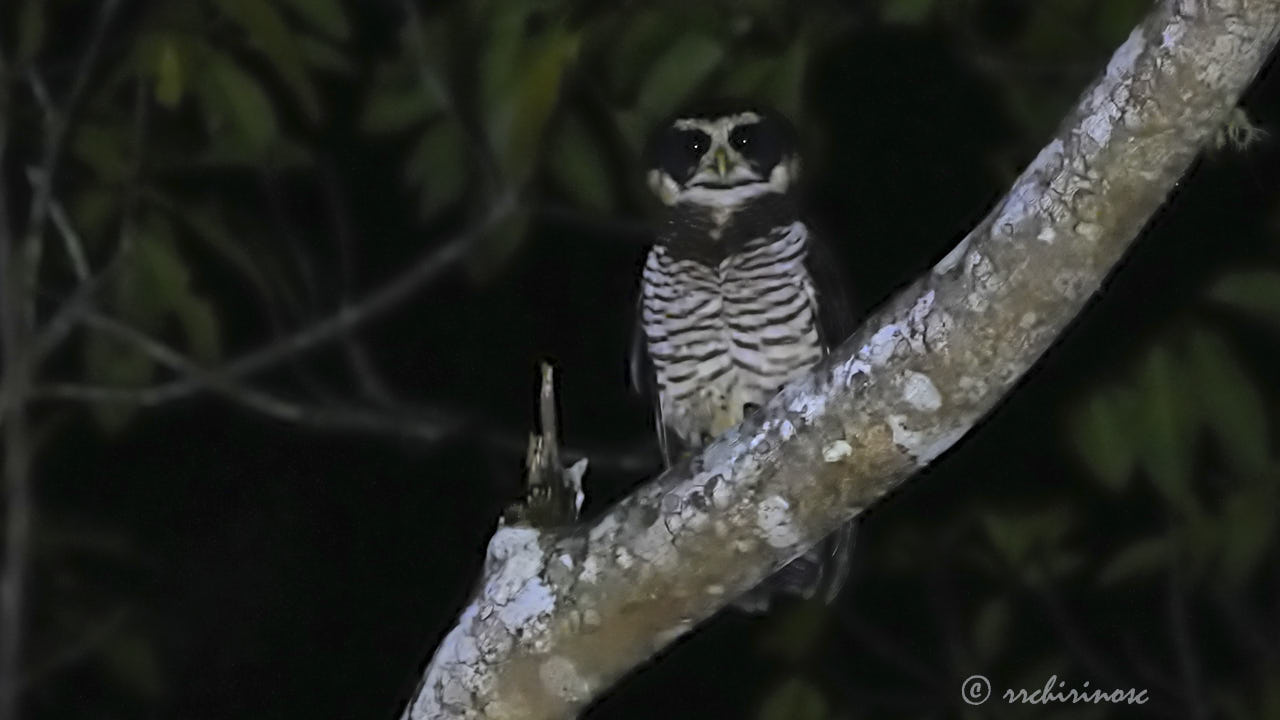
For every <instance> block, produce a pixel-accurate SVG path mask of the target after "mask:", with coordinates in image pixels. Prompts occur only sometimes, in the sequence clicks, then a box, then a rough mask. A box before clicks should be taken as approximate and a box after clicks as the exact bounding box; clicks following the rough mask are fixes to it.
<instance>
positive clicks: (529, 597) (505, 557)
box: [480, 527, 555, 632]
mask: <svg viewBox="0 0 1280 720" xmlns="http://www.w3.org/2000/svg"><path fill="white" fill-rule="evenodd" d="M540 537H541V536H540V534H539V532H538V531H537V530H535V529H533V528H528V527H503V528H499V529H498V531H497V532H496V533H494V535H493V539H492V540H490V541H489V552H488V557H487V558H486V560H485V573H484V574H485V581H484V590H483V593H482V595H481V599H482V601H483V602H482V605H483V606H487V607H482V608H481V613H480V614H481V615H482V616H483V617H484V618H488V617H489V615H490V614H491V613H492V612H493V611H495V610H496V611H497V613H498V619H499V621H501V622H502V624H503V625H505V626H506V627H507V629H508V630H510V631H512V632H515V631H516V630H528V629H530V628H529V627H527V625H529V624H531V621H532V620H533V619H534V618H537V617H539V616H541V615H546V614H550V613H551V612H552V611H553V610H554V609H555V594H554V593H552V592H551V588H549V587H547V584H546V583H545V582H544V581H543V579H542V578H541V573H542V569H543V567H544V564H545V562H546V559H545V555H544V553H543V550H542V547H541V546H540V545H539V542H538V540H539V538H540Z"/></svg>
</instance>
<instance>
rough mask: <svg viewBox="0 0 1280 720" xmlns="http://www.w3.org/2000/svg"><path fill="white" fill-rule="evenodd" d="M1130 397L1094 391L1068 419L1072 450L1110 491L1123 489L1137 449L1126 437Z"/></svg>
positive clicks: (1111, 391)
mask: <svg viewBox="0 0 1280 720" xmlns="http://www.w3.org/2000/svg"><path fill="white" fill-rule="evenodd" d="M1132 402H1133V399H1132V396H1131V395H1130V394H1129V393H1127V392H1126V391H1124V390H1120V389H1116V390H1104V391H1098V392H1095V393H1094V394H1093V395H1092V396H1090V397H1089V398H1088V399H1087V400H1086V401H1085V402H1084V403H1082V404H1080V405H1078V406H1077V407H1076V408H1075V410H1074V411H1073V412H1072V414H1071V417H1070V419H1069V421H1068V425H1069V434H1070V437H1071V442H1072V445H1073V446H1074V447H1075V449H1076V452H1078V453H1079V454H1080V457H1081V458H1082V459H1083V460H1084V461H1085V463H1086V464H1087V465H1088V467H1089V470H1091V471H1092V472H1093V474H1094V475H1095V476H1096V477H1097V478H1098V479H1099V480H1101V481H1102V483H1103V484H1104V485H1105V486H1106V487H1107V488H1108V489H1110V490H1116V491H1118V490H1123V489H1124V488H1125V487H1126V486H1127V485H1128V484H1129V479H1130V477H1132V475H1133V469H1134V466H1135V464H1136V462H1137V455H1138V452H1137V448H1136V447H1135V446H1134V443H1133V442H1132V440H1131V439H1130V434H1129V431H1130V423H1131V422H1132V418H1133V413H1132V410H1131V407H1132Z"/></svg>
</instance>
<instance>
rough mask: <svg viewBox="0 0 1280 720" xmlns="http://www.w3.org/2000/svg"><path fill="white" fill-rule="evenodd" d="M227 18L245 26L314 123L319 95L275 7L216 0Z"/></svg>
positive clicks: (250, 0)
mask: <svg viewBox="0 0 1280 720" xmlns="http://www.w3.org/2000/svg"><path fill="white" fill-rule="evenodd" d="M215 2H216V3H217V6H218V8H219V9H220V10H222V12H223V13H224V14H226V15H227V17H229V18H231V19H232V20H233V21H235V22H236V23H237V24H238V25H240V26H241V27H242V28H244V31H245V32H246V33H247V34H248V36H249V39H250V40H251V41H252V43H253V44H254V46H256V47H257V48H258V50H260V51H261V52H262V54H263V55H265V56H266V58H267V59H268V60H269V61H271V67H272V70H274V71H275V73H276V74H278V75H279V76H280V79H281V80H283V81H284V82H285V84H286V85H287V86H288V87H289V89H290V90H291V91H292V92H293V94H294V95H295V96H296V97H297V99H298V102H299V104H300V105H301V106H302V111H303V112H304V113H305V114H306V116H307V118H308V119H310V120H312V121H313V122H314V121H316V120H318V119H319V118H320V98H319V95H318V93H317V92H316V88H315V85H314V83H312V81H311V76H310V75H309V74H308V73H307V65H306V62H305V61H304V59H303V56H302V49H301V48H300V47H299V46H298V41H297V38H296V37H295V36H294V32H293V30H291V29H290V28H289V25H288V23H286V22H285V21H284V18H283V17H281V15H280V13H279V12H278V11H276V9H275V7H274V6H273V5H271V4H270V3H268V2H264V0H215Z"/></svg>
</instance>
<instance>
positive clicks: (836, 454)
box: [822, 440, 853, 463]
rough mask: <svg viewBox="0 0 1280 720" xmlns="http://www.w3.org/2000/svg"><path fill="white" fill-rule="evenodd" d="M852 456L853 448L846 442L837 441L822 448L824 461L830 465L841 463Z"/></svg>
mask: <svg viewBox="0 0 1280 720" xmlns="http://www.w3.org/2000/svg"><path fill="white" fill-rule="evenodd" d="M851 455H853V446H852V445H850V444H849V443H847V442H845V441H844V440H836V441H835V442H833V443H831V444H830V445H828V446H826V447H824V448H822V459H823V460H824V461H826V462H829V463H833V462H840V461H841V460H844V459H845V458H847V457H849V456H851Z"/></svg>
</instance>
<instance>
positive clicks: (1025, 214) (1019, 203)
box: [969, 139, 1063, 263]
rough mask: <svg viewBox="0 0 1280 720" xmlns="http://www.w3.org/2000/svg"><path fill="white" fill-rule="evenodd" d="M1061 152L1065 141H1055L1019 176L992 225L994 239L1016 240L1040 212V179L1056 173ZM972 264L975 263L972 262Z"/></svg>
mask: <svg viewBox="0 0 1280 720" xmlns="http://www.w3.org/2000/svg"><path fill="white" fill-rule="evenodd" d="M1062 152H1063V143H1062V140H1058V139H1055V140H1054V141H1053V142H1051V143H1049V144H1048V145H1046V146H1045V147H1044V148H1042V149H1041V150H1040V153H1039V154H1038V155H1036V158H1035V160H1032V161H1031V164H1030V165H1028V166H1027V169H1026V170H1024V171H1023V172H1022V175H1020V176H1019V177H1018V180H1017V182H1016V183H1015V184H1014V186H1013V189H1012V190H1010V191H1009V195H1008V197H1006V198H1005V201H1004V205H1002V206H1001V208H1000V214H999V215H997V216H996V219H995V221H994V222H993V224H992V229H993V235H994V236H995V237H1003V238H1011V237H1013V236H1014V235H1016V234H1017V231H1018V229H1019V227H1020V226H1021V224H1022V223H1023V221H1025V220H1027V219H1029V218H1031V217H1034V216H1035V215H1037V214H1038V213H1039V210H1040V203H1041V202H1042V201H1043V198H1044V190H1043V188H1042V187H1041V184H1040V180H1039V178H1040V177H1042V176H1047V175H1052V174H1055V173H1057V171H1058V168H1059V167H1060V166H1061V164H1062ZM969 262H970V263H972V260H970V261H969Z"/></svg>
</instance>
